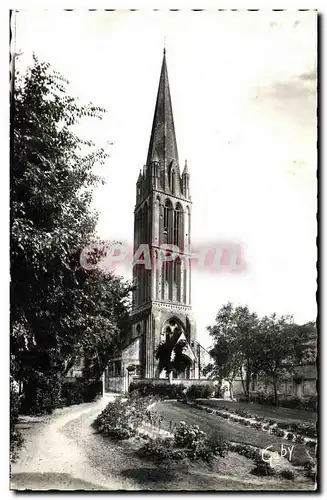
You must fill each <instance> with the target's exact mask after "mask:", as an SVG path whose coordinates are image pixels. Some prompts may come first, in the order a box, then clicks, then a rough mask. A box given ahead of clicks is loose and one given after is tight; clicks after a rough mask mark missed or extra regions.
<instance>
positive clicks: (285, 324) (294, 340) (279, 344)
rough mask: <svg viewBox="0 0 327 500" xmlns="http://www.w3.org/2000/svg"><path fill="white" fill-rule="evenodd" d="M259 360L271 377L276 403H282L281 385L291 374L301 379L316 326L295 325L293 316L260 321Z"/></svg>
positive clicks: (263, 369) (308, 357) (309, 324)
mask: <svg viewBox="0 0 327 500" xmlns="http://www.w3.org/2000/svg"><path fill="white" fill-rule="evenodd" d="M260 331H261V335H260V337H261V338H260V345H258V351H259V352H258V360H259V365H260V370H261V373H264V374H265V375H266V376H267V377H268V378H270V380H271V382H272V386H273V392H274V401H275V404H276V405H277V404H278V384H279V383H280V381H281V380H282V379H283V377H285V376H288V375H289V374H291V375H293V377H295V378H296V377H297V376H298V375H299V374H300V373H301V370H302V369H303V365H304V364H306V363H307V362H308V361H309V359H310V351H311V341H312V340H313V338H314V337H315V333H316V332H315V327H314V324H313V323H307V324H305V325H297V324H294V322H293V318H292V317H291V316H280V317H279V316H277V314H276V313H274V314H272V315H270V316H269V317H268V316H265V317H264V318H262V319H261V321H260Z"/></svg>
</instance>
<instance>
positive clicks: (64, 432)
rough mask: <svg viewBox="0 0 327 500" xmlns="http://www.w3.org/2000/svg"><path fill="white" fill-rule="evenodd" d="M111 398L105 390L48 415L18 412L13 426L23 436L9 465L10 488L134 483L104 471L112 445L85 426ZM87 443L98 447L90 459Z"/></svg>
mask: <svg viewBox="0 0 327 500" xmlns="http://www.w3.org/2000/svg"><path fill="white" fill-rule="evenodd" d="M113 398H114V396H113V395H111V396H110V395H106V396H105V397H104V398H102V399H100V400H99V401H97V402H95V403H84V404H82V405H74V406H71V407H68V408H63V409H60V410H56V411H55V412H54V413H53V415H50V416H44V417H22V418H21V419H20V424H19V427H20V429H21V430H22V432H23V435H24V439H25V441H24V445H23V448H22V449H21V451H20V454H19V458H18V460H17V462H16V463H14V464H12V466H11V484H10V487H11V489H13V490H26V489H28V490H76V489H79V490H85V489H86V490H122V489H126V486H128V489H134V484H131V483H128V484H127V482H126V481H125V480H124V481H122V480H121V479H119V478H118V477H116V475H115V474H112V473H111V471H110V470H108V466H106V465H107V464H108V459H111V460H110V462H111V461H112V454H113V449H112V448H111V447H110V446H108V442H107V443H106V444H104V443H102V438H101V436H98V435H96V434H95V433H94V431H93V429H92V427H91V425H90V424H91V423H92V421H93V420H94V419H95V417H96V415H97V414H98V413H100V411H101V410H102V409H103V408H104V407H105V406H106V405H107V403H108V402H109V401H110V400H112V399H113ZM101 445H102V446H101ZM92 448H98V455H97V460H93V461H92V459H91V457H90V455H89V454H88V451H91V450H92ZM115 454H116V455H117V452H116V451H115ZM110 462H109V463H110Z"/></svg>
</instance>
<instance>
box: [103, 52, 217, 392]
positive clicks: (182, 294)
mask: <svg viewBox="0 0 327 500" xmlns="http://www.w3.org/2000/svg"><path fill="white" fill-rule="evenodd" d="M190 192H191V191H190V174H189V171H188V166H187V162H186V161H185V164H184V167H183V170H182V168H181V166H180V163H179V158H178V150H177V141H176V135H175V127H174V119H173V109H172V102H171V96H170V89H169V81H168V71H167V62H166V53H165V50H164V53H163V61H162V66H161V73H160V79H159V88H158V94H157V101H156V106H155V112H154V118H153V125H152V131H151V136H150V143H149V149H148V154H147V160H146V164H145V165H144V167H143V170H142V171H140V173H139V176H138V178H137V182H136V202H135V210H134V253H135V251H136V250H137V249H138V248H140V246H141V245H148V248H150V250H151V255H152V257H153V261H154V265H152V266H151V268H150V269H146V266H145V265H143V264H136V265H134V267H133V281H134V285H135V291H134V292H133V303H132V312H131V325H132V326H131V331H130V334H129V335H128V338H125V339H124V342H123V345H122V347H121V350H120V352H117V353H116V354H115V355H114V357H113V359H111V360H110V362H109V363H108V366H107V368H106V371H105V377H104V379H105V390H106V391H117V392H118V391H119V392H121V391H127V390H128V387H129V384H130V383H131V381H132V380H135V379H142V380H143V379H147V380H149V379H150V380H158V379H159V380H160V379H162V378H164V379H167V375H166V373H165V371H164V370H163V372H161V373H160V372H159V368H158V361H157V360H156V356H155V354H156V350H157V348H158V346H159V345H160V344H161V343H162V342H165V341H166V340H168V339H169V340H170V341H171V342H172V343H173V344H176V343H177V342H179V341H181V340H183V341H184V343H185V345H186V347H185V349H184V351H183V356H185V357H186V358H187V361H188V362H187V363H186V366H187V368H185V371H184V373H182V374H176V373H175V374H174V373H173V377H174V378H175V379H178V382H183V383H187V381H189V383H191V381H192V380H194V379H197V380H199V379H205V377H204V376H203V375H202V370H203V368H204V366H205V365H206V364H207V363H208V362H209V360H210V355H209V353H208V352H207V351H206V350H205V349H204V348H203V347H202V346H201V345H200V344H199V343H198V342H197V335H196V322H195V318H194V316H193V313H192V306H191V267H190V258H189V257H190V252H191V219H192V200H191V194H190ZM169 245H172V246H173V245H174V246H175V247H178V248H179V257H177V258H176V259H175V260H173V261H172V262H168V261H165V260H164V259H163V261H162V262H160V258H158V257H159V255H160V250H161V249H162V248H163V246H165V247H166V248H167V247H168V248H169Z"/></svg>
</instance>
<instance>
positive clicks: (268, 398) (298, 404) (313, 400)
mask: <svg viewBox="0 0 327 500" xmlns="http://www.w3.org/2000/svg"><path fill="white" fill-rule="evenodd" d="M238 401H241V402H243V401H245V402H248V401H250V402H253V403H259V404H262V405H269V406H273V405H275V401H274V397H273V395H271V394H265V393H257V394H251V395H250V397H249V398H247V397H246V396H241V397H239V398H238ZM278 406H282V407H284V408H292V409H295V410H304V411H310V412H316V411H317V396H311V397H310V398H308V399H305V400H302V399H300V398H298V397H292V398H283V397H281V398H279V401H278Z"/></svg>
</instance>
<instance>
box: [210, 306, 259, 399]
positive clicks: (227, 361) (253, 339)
mask: <svg viewBox="0 0 327 500" xmlns="http://www.w3.org/2000/svg"><path fill="white" fill-rule="evenodd" d="M258 324H259V319H258V316H257V315H256V314H255V313H252V312H251V311H250V310H249V308H248V307H247V306H245V307H243V306H238V307H234V306H233V304H232V303H231V302H229V303H228V304H226V305H224V306H223V307H222V308H221V309H220V310H219V311H218V314H217V316H216V323H215V324H214V325H213V326H209V327H208V331H209V333H210V335H211V337H212V338H213V340H214V350H213V351H212V354H213V357H214V359H215V360H216V362H215V371H216V373H217V375H218V378H220V379H221V378H226V379H227V380H229V381H230V385H231V383H232V381H233V379H234V378H235V376H236V374H237V373H239V375H240V376H241V379H242V385H243V389H244V393H245V395H246V396H249V391H250V383H251V380H252V377H253V375H254V374H255V373H256V372H257V370H258V365H257V358H256V346H257V335H258ZM213 368H214V367H213ZM244 374H245V377H244Z"/></svg>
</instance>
